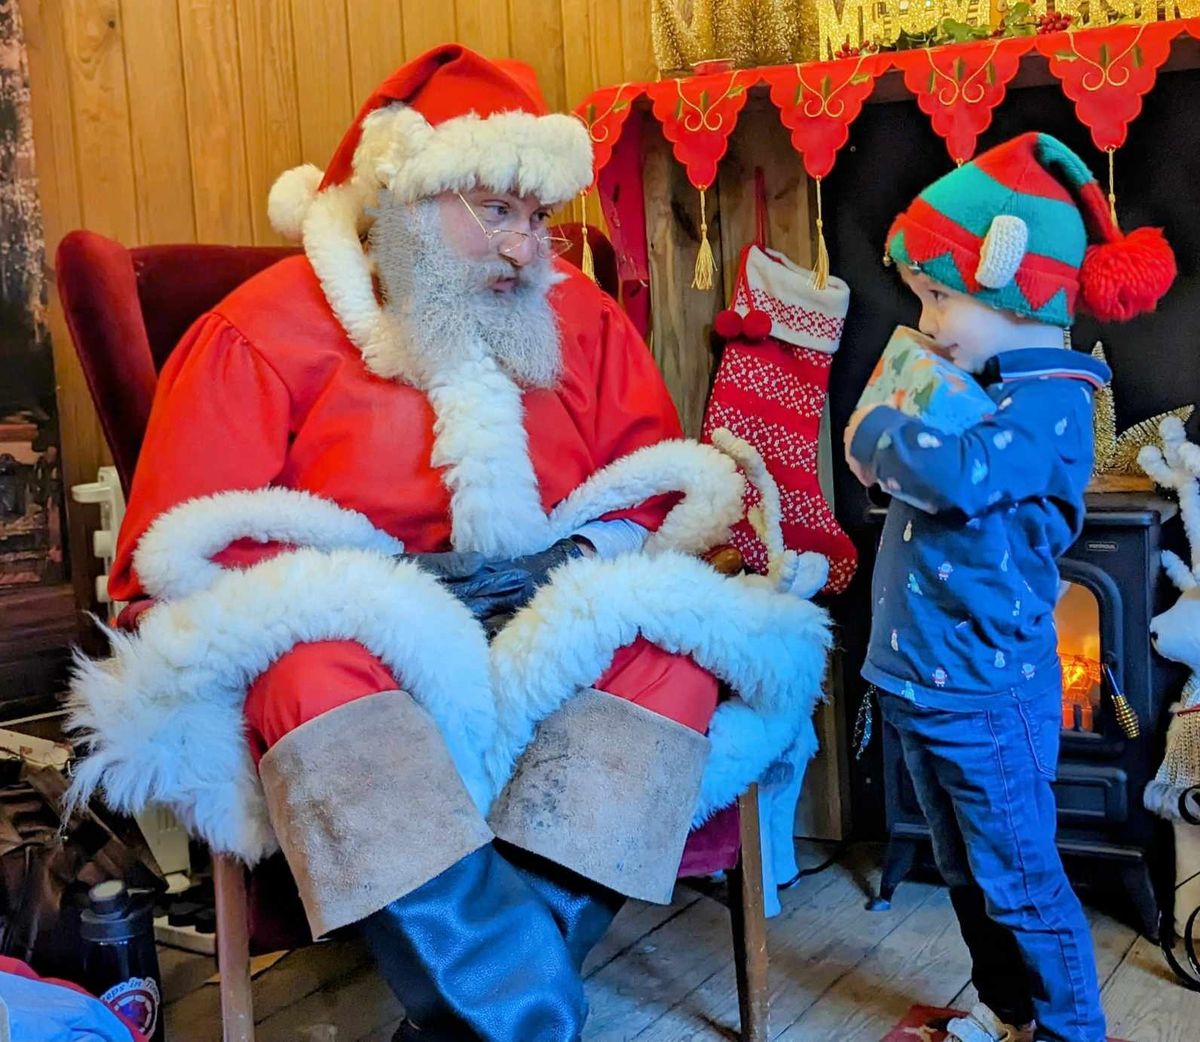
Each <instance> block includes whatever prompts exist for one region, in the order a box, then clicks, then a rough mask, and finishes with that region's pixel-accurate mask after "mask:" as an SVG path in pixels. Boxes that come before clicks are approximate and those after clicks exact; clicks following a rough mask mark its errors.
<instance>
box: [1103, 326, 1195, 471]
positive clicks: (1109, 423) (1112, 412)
mask: <svg viewBox="0 0 1200 1042" xmlns="http://www.w3.org/2000/svg"><path fill="white" fill-rule="evenodd" d="M1092 357H1093V358H1095V359H1096V360H1097V361H1100V362H1104V363H1105V364H1107V362H1108V359H1107V358H1105V356H1104V345H1103V344H1102V343H1100V342H1099V341H1097V342H1096V346H1095V347H1093V348H1092ZM1193 409H1194V406H1191V405H1183V406H1180V407H1179V408H1178V409H1172V410H1170V412H1164V413H1159V415H1157V416H1151V417H1150V418H1149V419H1148V420H1142V421H1141V422H1140V423H1135V424H1134V425H1133V426H1132V427H1127V428H1126V429H1125V430H1123V431H1121V432H1120V434H1118V433H1117V410H1116V402H1115V401H1114V399H1113V392H1112V386H1111V385H1110V386H1108V387H1102V388H1100V390H1098V391H1097V392H1096V399H1095V411H1094V413H1093V414H1092V431H1093V434H1094V437H1095V442H1096V462H1095V465H1094V466H1093V467H1092V473H1093V474H1136V475H1139V476H1140V475H1142V474H1143V473H1144V471H1143V470H1142V468H1141V467H1140V466H1139V465H1138V461H1137V455H1138V452H1139V451H1140V450H1141V448H1142V446H1143V445H1157V444H1159V433H1158V425H1159V423H1161V422H1162V421H1163V420H1164V419H1165V418H1166V417H1168V416H1178V417H1179V418H1180V420H1182V421H1183V422H1184V423H1187V421H1188V417H1190V416H1191V415H1192V411H1193Z"/></svg>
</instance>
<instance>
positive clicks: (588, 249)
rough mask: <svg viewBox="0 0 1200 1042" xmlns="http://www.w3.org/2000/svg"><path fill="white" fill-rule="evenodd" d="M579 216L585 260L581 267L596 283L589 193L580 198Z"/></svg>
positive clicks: (583, 259)
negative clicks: (589, 232) (590, 231)
mask: <svg viewBox="0 0 1200 1042" xmlns="http://www.w3.org/2000/svg"><path fill="white" fill-rule="evenodd" d="M579 215H580V223H581V224H582V225H583V258H582V260H581V261H580V262H579V266H580V267H581V268H582V269H583V273H584V274H585V275H586V276H587V277H588V278H589V279H591V280H592V281H593V282H595V281H596V258H595V257H594V256H592V241H591V239H590V238H589V237H588V221H587V192H584V193H583V194H582V195H581V196H580V197H579Z"/></svg>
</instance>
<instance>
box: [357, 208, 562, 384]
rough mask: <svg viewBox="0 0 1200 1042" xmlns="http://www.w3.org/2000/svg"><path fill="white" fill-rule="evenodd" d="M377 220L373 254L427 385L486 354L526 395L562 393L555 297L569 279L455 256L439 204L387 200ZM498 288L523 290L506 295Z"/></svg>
mask: <svg viewBox="0 0 1200 1042" xmlns="http://www.w3.org/2000/svg"><path fill="white" fill-rule="evenodd" d="M374 215H375V222H374V224H373V225H372V226H371V232H370V238H369V248H370V253H371V257H372V259H373V260H374V262H375V269H376V273H377V274H378V277H379V282H380V285H381V287H382V289H383V294H384V301H385V302H384V310H385V311H386V313H387V315H388V317H389V319H390V320H391V321H392V322H394V323H395V325H396V327H397V333H398V336H399V338H400V341H401V343H402V344H403V346H404V349H405V353H406V355H407V362H408V364H407V366H406V369H407V370H408V371H409V372H410V373H411V374H412V375H413V376H415V377H417V379H418V380H419V381H420V382H421V383H423V384H426V385H427V384H429V383H430V382H431V381H432V380H434V379H436V378H437V377H438V376H439V375H440V374H444V373H446V372H447V371H448V370H449V369H452V368H455V367H456V366H457V365H459V364H460V363H462V362H464V361H469V360H473V359H476V358H478V357H479V356H480V354H481V353H483V354H485V355H488V356H490V357H491V358H492V359H493V360H494V361H495V362H496V364H497V365H499V366H500V368H501V369H503V370H504V371H505V372H506V373H507V374H508V375H509V376H511V377H512V378H513V379H514V380H515V381H517V383H519V384H521V385H523V386H526V387H552V386H554V384H555V382H556V381H557V380H558V375H559V371H560V369H561V365H562V351H561V349H560V346H559V332H558V324H557V321H556V319H555V316H554V310H553V309H552V308H551V306H550V301H549V297H548V293H549V290H550V287H551V286H553V285H554V283H555V282H557V281H558V280H559V278H560V276H559V275H557V274H556V272H555V271H554V268H553V266H552V265H551V263H550V261H549V260H546V259H542V258H538V259H535V260H534V261H533V262H532V263H531V264H528V265H526V266H525V267H523V268H516V267H514V266H513V265H512V264H509V263H508V262H507V261H505V260H503V259H501V258H496V259H495V260H489V261H471V260H465V259H463V258H462V257H459V256H457V255H455V254H454V253H453V252H452V251H451V250H450V249H449V247H448V246H447V245H446V242H445V239H444V237H443V234H442V225H441V216H440V213H439V210H438V204H437V203H436V202H433V201H432V200H423V201H421V202H417V203H413V204H404V203H398V202H396V201H395V200H394V199H393V198H392V197H391V196H390V195H389V194H388V193H386V192H385V193H382V196H381V198H380V200H379V205H378V207H377V208H376V209H375V210H374ZM496 278H511V279H516V284H515V285H513V286H512V287H511V288H510V289H509V290H508V292H505V293H501V292H497V291H495V290H493V289H491V288H490V287H489V285H488V282H489V281H490V280H492V279H496Z"/></svg>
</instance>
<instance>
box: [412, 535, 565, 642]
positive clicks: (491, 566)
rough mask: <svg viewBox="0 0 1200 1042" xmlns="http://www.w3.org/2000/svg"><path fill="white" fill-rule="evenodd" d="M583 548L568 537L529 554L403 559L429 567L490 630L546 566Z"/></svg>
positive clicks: (530, 590)
mask: <svg viewBox="0 0 1200 1042" xmlns="http://www.w3.org/2000/svg"><path fill="white" fill-rule="evenodd" d="M582 556H583V550H582V549H581V548H580V547H579V544H578V543H576V542H574V541H573V540H571V539H560V540H559V541H558V542H556V543H555V544H554V545H552V546H550V547H548V548H547V549H545V550H541V551H539V552H538V553H535V554H526V555H525V556H523V557H514V558H511V559H504V558H501V559H496V560H486V559H484V558H483V556H482V555H481V554H477V553H455V552H450V553H441V554H436V553H435V554H411V555H408V559H409V560H411V561H413V562H415V563H416V564H417V565H418V566H419V567H420V568H422V569H424V570H425V571H427V572H429V573H430V574H431V575H433V576H435V577H436V578H437V579H439V580H441V582H442V584H443V585H444V586H445V587H446V589H448V590H449V591H450V592H451V593H452V594H454V596H455V597H457V598H458V599H459V600H460V601H462V602H463V604H465V605H466V606H467V608H468V609H470V612H471V614H472V615H474V616H475V618H477V619H478V620H479V621H480V622H481V623H482V624H483V627H484V629H485V630H487V633H488V636H489V637H491V636H494V635H495V634H496V632H497V631H498V630H499V629H500V628H501V627H502V626H503V625H504V624H505V623H506V622H507V621H508V620H509V619H511V618H512V617H513V616H514V615H515V614H516V613H517V612H518V611H520V610H521V609H522V608H523V607H524V606H525V605H526V604H528V603H529V601H530V600H531V599H532V598H533V595H534V593H536V592H537V588H538V587H539V586H543V585H545V583H546V581H547V579H548V577H549V575H550V572H551V571H552V570H553V569H555V568H557V567H558V566H559V565H560V564H563V563H564V562H566V561H569V560H571V559H572V558H574V557H582Z"/></svg>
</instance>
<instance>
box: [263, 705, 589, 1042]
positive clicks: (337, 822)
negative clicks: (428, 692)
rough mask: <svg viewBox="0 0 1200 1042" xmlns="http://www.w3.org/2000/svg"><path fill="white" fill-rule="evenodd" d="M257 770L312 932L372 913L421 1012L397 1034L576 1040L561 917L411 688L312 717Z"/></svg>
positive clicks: (401, 992)
mask: <svg viewBox="0 0 1200 1042" xmlns="http://www.w3.org/2000/svg"><path fill="white" fill-rule="evenodd" d="M367 739H369V742H368V741H367ZM368 747H369V749H370V753H369V755H368V754H365V753H364V749H365V748H368ZM259 771H260V775H261V777H262V782H263V790H264V792H265V794H266V799H267V807H268V811H269V814H270V817H271V823H272V825H273V826H274V828H275V832H276V834H277V836H278V838H279V843H280V846H281V847H282V848H283V852H284V854H285V856H286V857H287V860H288V864H289V866H290V867H291V870H292V873H293V875H294V876H295V878H296V883H297V886H298V888H299V891H300V896H301V899H302V901H303V902H304V907H305V911H306V913H307V915H308V920H309V924H310V926H311V927H312V933H313V936H314V937H321V936H322V935H324V934H327V933H329V932H330V931H333V930H336V929H339V928H341V927H344V926H349V925H351V924H358V926H359V929H360V930H361V931H362V933H363V934H364V935H365V937H366V939H367V942H368V944H369V945H370V947H371V949H372V951H373V953H374V955H375V957H376V959H377V960H378V962H379V966H380V969H381V971H382V972H383V974H384V976H385V977H386V978H387V981H388V983H389V984H390V985H391V987H392V989H393V990H394V991H395V992H396V995H397V997H398V998H399V999H400V1001H401V1003H402V1004H403V1005H404V1008H405V1012H406V1014H407V1016H408V1018H409V1019H408V1022H406V1024H405V1026H404V1027H403V1028H402V1029H401V1033H400V1035H399V1036H398V1037H399V1038H402V1039H408V1038H412V1039H421V1040H422V1042H451V1040H453V1042H529V1040H532V1039H537V1040H539V1042H577V1039H578V1038H579V1034H580V1031H581V1030H582V1027H583V1021H584V1018H585V1016H586V1013H587V1006H586V1002H585V1001H584V995H583V984H582V982H581V980H580V978H579V974H578V973H577V971H576V969H575V966H574V964H573V961H572V959H571V956H570V955H569V953H568V951H567V947H566V945H565V943H564V942H563V939H562V935H561V934H560V933H559V930H558V926H557V924H556V923H555V920H554V917H553V916H552V915H551V913H550V911H549V910H548V909H547V908H546V906H545V905H544V904H543V903H542V902H541V901H540V900H539V899H538V897H537V896H536V895H535V894H534V893H533V892H532V891H531V890H530V889H529V887H528V886H527V885H526V884H525V883H524V882H523V881H522V879H521V878H520V876H519V875H518V873H517V871H516V870H515V869H514V868H513V867H512V866H511V865H509V864H508V863H507V862H506V861H505V860H504V859H503V858H501V857H500V856H499V854H498V853H497V852H496V850H495V849H494V848H493V847H492V845H491V840H492V834H491V831H490V830H489V829H488V827H487V824H486V823H485V822H484V820H483V818H482V816H481V814H480V812H479V811H478V809H477V808H476V807H475V805H474V803H473V802H472V800H471V798H470V796H469V795H468V793H467V790H466V788H465V786H464V785H463V783H462V780H461V778H460V776H459V774H458V771H457V770H456V768H455V766H454V763H453V761H452V760H451V758H450V754H449V752H448V751H447V748H446V744H445V742H444V740H443V739H442V736H441V734H440V732H439V731H438V729H437V727H436V726H435V725H434V723H433V720H432V719H431V718H430V717H429V715H428V714H427V713H426V712H425V710H423V709H422V708H421V707H420V706H418V705H417V704H416V703H415V702H414V701H413V700H412V698H411V697H410V696H409V695H407V694H405V693H404V692H400V691H390V692H384V693H382V694H378V695H371V696H368V697H366V698H361V699H358V700H357V701H354V702H351V703H349V704H347V705H344V706H341V707H339V708H337V709H334V710H331V711H330V712H327V713H325V714H323V715H322V716H319V717H317V718H316V719H314V720H311V721H309V722H308V723H306V724H303V725H302V726H301V727H299V728H297V729H296V730H295V731H292V732H291V733H289V734H287V735H285V736H284V737H283V738H282V739H281V740H280V741H279V742H277V743H276V744H275V745H274V746H272V748H271V749H270V750H269V751H268V752H267V754H266V755H265V756H264V757H263V759H262V762H261V764H260V767H259Z"/></svg>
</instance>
